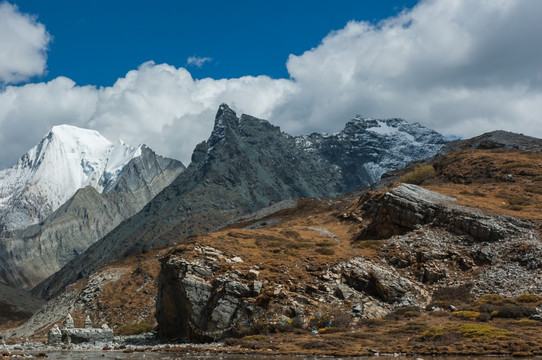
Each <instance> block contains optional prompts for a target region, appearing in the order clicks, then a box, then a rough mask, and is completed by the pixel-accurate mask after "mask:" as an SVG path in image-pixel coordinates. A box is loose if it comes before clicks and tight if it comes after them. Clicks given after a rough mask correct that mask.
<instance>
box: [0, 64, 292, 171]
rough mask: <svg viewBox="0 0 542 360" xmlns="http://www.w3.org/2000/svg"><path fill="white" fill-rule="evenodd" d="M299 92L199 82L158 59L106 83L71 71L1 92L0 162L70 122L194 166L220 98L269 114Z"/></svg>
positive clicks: (238, 82)
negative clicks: (87, 82)
mask: <svg viewBox="0 0 542 360" xmlns="http://www.w3.org/2000/svg"><path fill="white" fill-rule="evenodd" d="M292 91H293V84H292V83H291V82H290V81H288V80H273V79H271V78H269V77H267V76H258V77H252V76H246V77H241V78H238V79H222V80H213V79H201V80H194V79H193V78H192V76H191V75H190V73H189V72H188V71H187V70H186V69H184V68H175V67H174V66H170V65H167V64H158V65H156V64H154V63H152V62H147V63H144V64H142V65H141V66H140V67H139V68H138V69H137V70H132V71H130V72H128V73H127V74H126V76H125V77H123V78H120V79H118V80H117V81H116V83H115V84H114V85H113V86H111V87H105V88H99V89H97V88H95V87H92V86H84V87H80V86H76V85H75V83H74V82H73V81H72V80H70V79H67V78H64V77H59V78H57V79H55V80H53V81H50V82H48V83H39V84H27V85H24V86H8V87H6V89H5V91H4V92H3V93H0V144H2V149H3V151H2V152H0V164H1V166H0V168H5V167H8V166H11V165H13V164H14V163H15V162H16V160H17V159H18V158H19V157H20V156H21V155H22V154H23V153H24V152H25V151H26V150H28V149H29V148H30V147H32V146H34V145H35V144H36V143H37V142H38V141H39V140H40V139H41V137H42V136H43V135H45V134H46V133H47V131H48V130H49V128H51V127H52V126H53V125H56V124H63V123H69V124H73V125H76V126H81V127H88V128H91V129H96V130H98V131H100V132H101V133H102V134H103V135H104V136H106V137H107V138H109V139H110V140H115V139H116V138H117V137H121V138H122V139H123V140H124V141H126V142H127V143H129V144H131V145H137V144H139V143H145V144H147V145H149V146H150V147H151V148H153V149H154V150H155V151H157V152H158V153H160V154H163V155H167V156H171V157H175V158H177V159H181V160H182V161H183V162H184V163H185V164H186V165H188V163H189V162H190V156H191V154H192V150H193V149H194V147H195V146H196V144H197V143H199V142H200V141H202V140H204V139H206V138H207V137H208V136H209V134H210V131H211V129H212V127H213V123H214V115H215V113H216V110H217V108H218V106H219V105H220V103H222V102H226V103H228V104H230V106H231V107H232V108H234V109H243V111H244V112H246V113H250V114H254V115H256V116H260V117H264V118H265V117H269V116H270V115H271V109H273V108H274V107H276V106H278V105H279V104H280V103H282V102H283V101H284V100H285V99H286V98H288V97H289V94H291V93H292Z"/></svg>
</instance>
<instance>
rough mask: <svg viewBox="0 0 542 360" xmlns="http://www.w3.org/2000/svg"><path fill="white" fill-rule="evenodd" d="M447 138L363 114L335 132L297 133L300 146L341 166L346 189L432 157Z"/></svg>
mask: <svg viewBox="0 0 542 360" xmlns="http://www.w3.org/2000/svg"><path fill="white" fill-rule="evenodd" d="M448 141H449V140H447V139H446V138H445V137H444V136H442V135H441V134H439V133H438V132H436V131H434V130H431V129H428V128H426V127H424V126H422V125H420V124H418V123H409V122H407V121H405V120H403V119H385V120H380V119H364V118H363V117H361V116H358V117H356V118H354V119H352V120H350V121H349V122H347V123H346V125H345V127H344V129H343V130H341V131H340V132H338V133H335V134H332V135H328V134H319V133H313V134H310V135H303V136H298V137H296V143H297V145H298V146H299V147H300V148H302V149H303V150H305V151H306V152H308V153H311V154H313V155H314V156H317V157H318V156H319V157H322V158H324V159H325V160H327V161H329V162H330V163H331V164H333V166H334V167H337V168H338V170H339V172H340V174H341V175H340V176H342V177H343V186H344V187H343V189H342V191H343V192H346V191H351V190H354V189H356V188H358V187H360V186H363V185H370V184H372V183H374V182H376V181H378V180H380V177H381V176H382V174H384V173H386V172H388V171H391V170H395V169H400V168H402V167H404V166H405V165H407V164H408V163H410V162H412V161H416V160H421V159H425V158H428V157H431V156H433V155H435V154H436V153H437V151H438V150H439V149H440V148H441V147H442V146H443V145H444V144H446V143H447V142H448Z"/></svg>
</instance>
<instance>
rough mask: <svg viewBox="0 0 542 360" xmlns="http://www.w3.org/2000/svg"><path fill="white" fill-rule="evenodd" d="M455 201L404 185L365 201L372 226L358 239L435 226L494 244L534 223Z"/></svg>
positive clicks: (397, 233) (381, 237)
mask: <svg viewBox="0 0 542 360" xmlns="http://www.w3.org/2000/svg"><path fill="white" fill-rule="evenodd" d="M454 201H455V199H453V198H450V197H447V196H444V195H441V194H438V193H435V192H432V191H429V190H425V189H423V188H421V187H419V186H416V185H412V184H400V185H398V186H396V187H393V188H391V189H390V190H389V191H387V192H386V193H385V194H384V195H383V196H382V197H372V195H367V196H366V197H364V198H362V199H361V200H360V202H362V203H363V204H364V205H363V210H364V211H365V212H366V213H368V214H369V219H370V224H369V225H367V226H366V227H365V228H364V229H362V231H361V232H360V233H359V235H358V239H360V240H363V239H371V238H373V239H383V238H389V237H391V236H392V235H399V234H404V233H407V232H409V231H412V230H414V229H415V228H416V227H418V226H420V225H426V224H432V225H433V226H439V227H443V228H446V229H447V230H449V231H450V232H452V233H454V234H457V235H465V236H467V237H468V239H469V240H470V241H472V242H492V241H497V240H500V239H503V238H505V237H509V236H513V235H517V234H520V233H521V232H522V231H523V229H529V228H532V224H530V223H529V222H526V221H521V220H518V219H515V218H512V217H504V216H498V215H489V214H485V213H483V212H481V211H479V210H475V209H472V208H468V207H465V206H459V205H455V204H453V202H454Z"/></svg>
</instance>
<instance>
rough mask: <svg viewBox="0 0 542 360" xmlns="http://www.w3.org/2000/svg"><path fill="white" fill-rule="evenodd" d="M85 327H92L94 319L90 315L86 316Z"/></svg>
mask: <svg viewBox="0 0 542 360" xmlns="http://www.w3.org/2000/svg"><path fill="white" fill-rule="evenodd" d="M85 329H92V320H90V316H89V315H87V317H86V318H85Z"/></svg>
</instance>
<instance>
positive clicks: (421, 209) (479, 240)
mask: <svg viewBox="0 0 542 360" xmlns="http://www.w3.org/2000/svg"><path fill="white" fill-rule="evenodd" d="M454 200H455V199H453V198H450V197H446V196H443V195H441V194H438V193H435V192H431V191H428V190H425V189H423V188H420V187H418V186H415V185H409V184H401V185H398V186H396V187H393V188H391V189H389V190H388V191H387V192H385V193H384V194H381V195H379V196H377V195H375V194H367V195H365V196H363V197H362V198H361V199H360V203H359V204H360V206H361V209H362V211H361V212H360V213H356V215H355V216H354V215H353V214H350V215H351V216H350V218H354V217H357V218H358V219H361V221H362V222H363V225H362V228H361V231H360V233H359V234H358V236H357V241H364V240H370V239H380V240H381V241H382V242H383V244H382V249H381V252H380V254H381V256H382V257H383V260H384V261H385V263H387V264H389V265H391V266H393V267H395V268H396V269H397V270H398V271H399V272H400V273H401V274H402V275H403V276H406V277H407V278H410V279H415V281H416V282H418V283H422V284H427V285H434V286H436V288H439V287H450V286H458V285H461V284H466V283H468V284H472V285H473V287H472V290H471V293H472V294H473V296H480V295H483V294H488V293H497V294H501V295H502V296H518V295H520V294H522V293H537V294H538V293H542V288H541V287H540V286H539V284H540V281H541V280H542V274H541V273H540V268H541V266H540V262H539V261H537V260H536V258H537V256H536V254H541V253H542V246H541V245H540V241H539V234H538V232H537V229H536V227H535V226H534V224H533V223H532V222H530V221H526V220H519V219H516V218H513V217H509V216H500V215H495V214H487V213H484V212H482V211H480V210H477V209H473V208H469V207H466V206H459V205H457V204H455V203H454ZM362 217H363V219H362ZM384 240H387V241H384ZM363 284H367V281H365V282H363ZM364 286H367V285H364Z"/></svg>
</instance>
